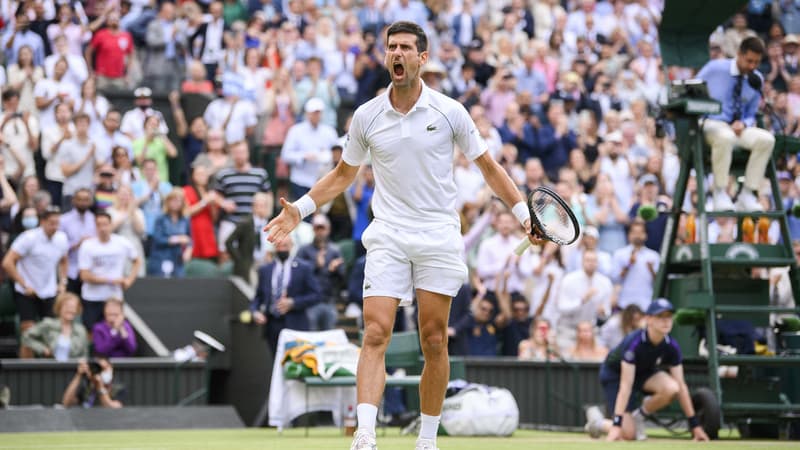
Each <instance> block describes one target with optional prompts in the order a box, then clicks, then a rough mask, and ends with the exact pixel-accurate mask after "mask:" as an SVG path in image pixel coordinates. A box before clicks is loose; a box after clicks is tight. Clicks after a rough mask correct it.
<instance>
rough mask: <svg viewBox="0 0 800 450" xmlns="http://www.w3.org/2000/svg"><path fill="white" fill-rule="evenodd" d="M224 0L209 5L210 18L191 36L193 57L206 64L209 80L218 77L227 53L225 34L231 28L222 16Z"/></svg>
mask: <svg viewBox="0 0 800 450" xmlns="http://www.w3.org/2000/svg"><path fill="white" fill-rule="evenodd" d="M222 12H223V6H222V2H219V1H214V2H211V3H210V4H209V5H208V13H209V15H210V19H209V21H208V22H205V23H203V24H202V25H200V26H199V27H197V31H195V33H194V34H193V35H192V36H191V37H190V38H189V46H190V49H191V53H192V57H193V58H194V59H196V60H200V61H201V62H202V63H203V64H204V65H205V66H206V75H207V76H208V79H209V81H214V80H215V79H216V77H217V67H218V66H219V63H220V62H222V58H223V57H224V55H225V47H226V44H225V39H224V38H225V35H226V33H227V32H228V31H230V29H229V28H228V25H227V24H226V23H225V19H224V18H223V17H222Z"/></svg>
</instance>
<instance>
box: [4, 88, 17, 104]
mask: <svg viewBox="0 0 800 450" xmlns="http://www.w3.org/2000/svg"><path fill="white" fill-rule="evenodd" d="M18 97H19V91H18V90H16V89H8V90H6V91H4V92H3V101H4V102H7V101H9V100H11V99H13V98H18Z"/></svg>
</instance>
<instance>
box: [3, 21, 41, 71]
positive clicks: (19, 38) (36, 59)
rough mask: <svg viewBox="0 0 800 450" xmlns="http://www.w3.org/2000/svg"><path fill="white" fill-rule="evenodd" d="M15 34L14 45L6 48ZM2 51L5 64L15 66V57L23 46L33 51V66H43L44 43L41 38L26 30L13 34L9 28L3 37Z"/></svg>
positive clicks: (12, 28) (12, 30)
mask: <svg viewBox="0 0 800 450" xmlns="http://www.w3.org/2000/svg"><path fill="white" fill-rule="evenodd" d="M14 34H16V37H14V43H13V44H12V45H11V48H6V44H7V43H8V41H9V40H11V37H12V36H14ZM2 45H3V49H4V50H5V52H6V64H8V65H11V64H16V63H17V55H19V49H20V48H22V47H23V46H25V45H27V46H29V47H30V48H31V49H32V50H33V64H34V65H36V66H43V65H44V41H43V40H42V37H41V36H39V35H38V34H36V33H34V32H33V31H31V30H26V31H23V32H21V33H20V32H15V31H14V27H9V29H8V32H6V34H5V36H3V42H2Z"/></svg>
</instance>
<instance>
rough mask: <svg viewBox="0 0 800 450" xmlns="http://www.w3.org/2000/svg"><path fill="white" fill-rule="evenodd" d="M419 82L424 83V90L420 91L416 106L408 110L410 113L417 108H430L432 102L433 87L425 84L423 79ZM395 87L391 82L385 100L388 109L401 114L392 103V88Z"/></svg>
mask: <svg viewBox="0 0 800 450" xmlns="http://www.w3.org/2000/svg"><path fill="white" fill-rule="evenodd" d="M419 82H420V84H421V85H422V92H420V94H419V98H418V99H417V102H416V103H414V107H413V108H411V109H410V110H408V114H411V113H412V112H414V110H416V109H417V108H430V103H431V101H430V96H431V94H430V91H431V88H429V87H428V86H427V85H425V82H424V81H422V80H421V79H420V80H419ZM393 87H394V85H392V84H389V87H388V88H387V90H386V91H387V92H386V98H385V100H384V101H385V103H386V107H387V110H388V111H394V112H395V113H397V114H400V112H398V111H397V110H396V109H394V105H392V100H391V95H392V88H393ZM408 114H406V115H408Z"/></svg>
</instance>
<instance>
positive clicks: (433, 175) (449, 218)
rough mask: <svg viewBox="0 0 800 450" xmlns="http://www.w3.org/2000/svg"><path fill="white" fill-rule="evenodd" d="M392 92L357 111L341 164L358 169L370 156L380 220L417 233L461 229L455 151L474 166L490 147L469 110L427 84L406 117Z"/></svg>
mask: <svg viewBox="0 0 800 450" xmlns="http://www.w3.org/2000/svg"><path fill="white" fill-rule="evenodd" d="M391 89H392V87H391V86H389V89H387V91H386V92H385V93H383V94H382V95H379V96H378V97H375V98H374V99H372V100H370V101H369V102H367V103H365V104H363V105H361V106H360V107H359V108H358V109H357V110H356V112H355V114H354V115H353V120H352V122H351V124H350V130H349V134H348V136H347V144H346V148H345V151H344V153H343V155H342V159H343V160H344V162H346V163H347V164H349V165H351V166H359V165H361V164H362V163H363V162H364V161H366V159H367V154H368V153H369V156H370V158H371V160H372V168H373V172H374V174H375V194H374V195H373V197H372V210H373V212H374V214H375V218H376V219H377V220H380V221H383V222H386V223H388V224H390V225H394V226H396V227H402V228H406V229H409V230H417V231H425V230H430V229H434V228H439V227H441V226H442V225H458V224H459V219H458V214H457V212H456V202H457V200H458V188H457V187H456V183H455V180H454V177H453V158H454V146H455V145H456V144H457V145H458V147H459V148H460V149H461V151H462V152H463V153H464V155H465V156H466V157H467V159H469V160H470V161H473V160H475V158H477V157H478V156H480V155H481V154H483V152H485V151H486V148H487V147H486V143H485V142H484V141H483V139H482V138H481V137H480V133H478V129H477V128H476V127H475V123H474V122H473V121H472V119H471V118H470V117H469V114H468V113H467V110H466V109H465V108H464V106H463V105H462V104H460V103H458V102H456V101H455V100H453V99H451V98H450V97H447V96H445V95H443V94H440V93H438V92H436V91H433V90H431V89H430V88H428V87H427V86H425V84H424V83H423V85H422V93H421V94H420V97H419V99H418V100H417V103H416V104H415V105H414V107H412V108H411V110H410V111H409V112H408V113H407V114H405V115H403V114H400V113H399V112H397V111H396V110H395V109H394V107H392V104H391V102H390V101H389V93H390V92H391Z"/></svg>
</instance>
